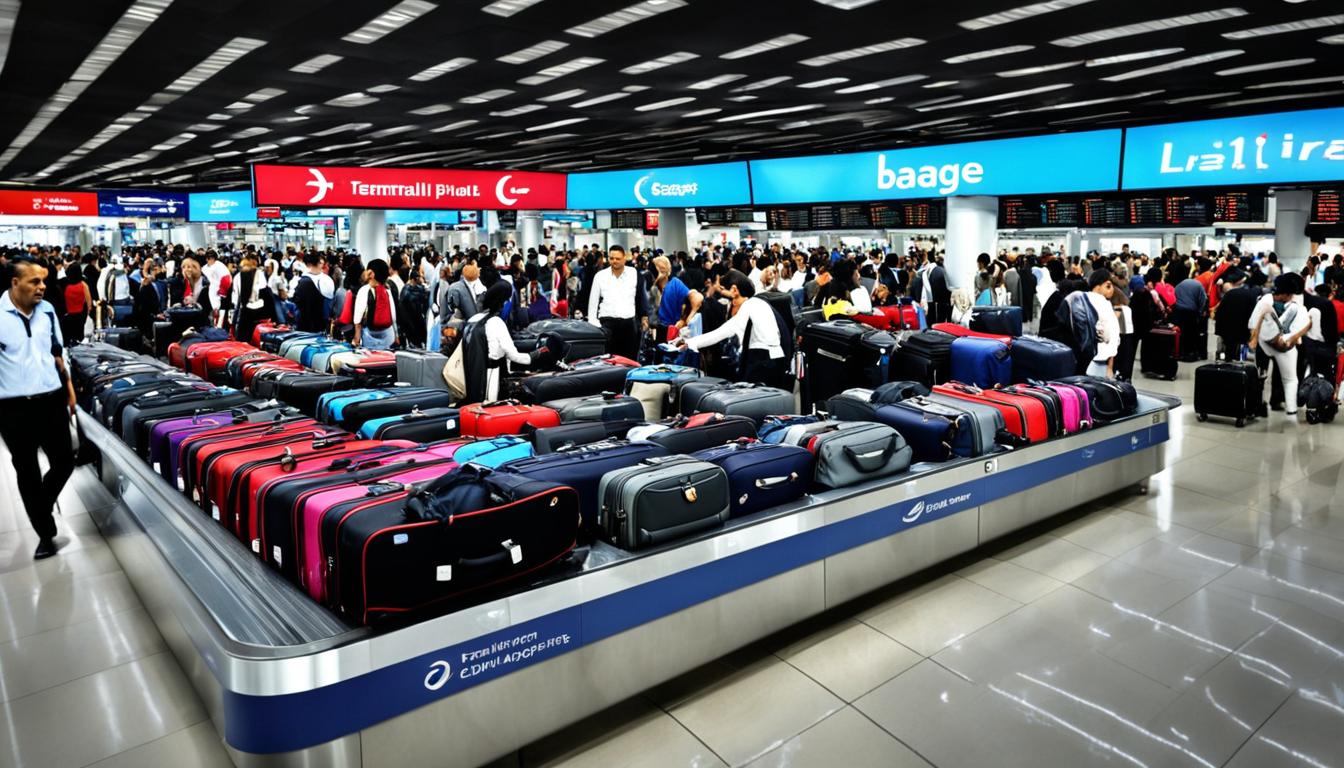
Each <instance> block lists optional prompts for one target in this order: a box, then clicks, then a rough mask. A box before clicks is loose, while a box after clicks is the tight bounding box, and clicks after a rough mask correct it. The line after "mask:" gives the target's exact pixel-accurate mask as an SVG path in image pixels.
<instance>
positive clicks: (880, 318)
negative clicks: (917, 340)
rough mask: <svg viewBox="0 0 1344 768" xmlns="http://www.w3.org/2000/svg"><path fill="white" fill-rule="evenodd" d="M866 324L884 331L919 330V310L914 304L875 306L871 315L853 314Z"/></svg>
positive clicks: (856, 318) (854, 317) (855, 318)
mask: <svg viewBox="0 0 1344 768" xmlns="http://www.w3.org/2000/svg"><path fill="white" fill-rule="evenodd" d="M851 317H852V318H853V319H854V320H858V321H859V322H860V323H863V324H864V325H871V326H873V327H874V328H879V329H881V330H884V331H916V330H919V327H920V325H919V310H917V309H915V307H913V306H912V305H909V304H906V305H902V306H895V305H893V306H888V307H874V308H873V314H871V315H852V316H851Z"/></svg>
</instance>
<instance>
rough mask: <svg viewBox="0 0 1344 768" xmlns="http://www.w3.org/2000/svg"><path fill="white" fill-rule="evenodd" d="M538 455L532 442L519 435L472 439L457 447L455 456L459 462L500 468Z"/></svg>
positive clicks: (488, 467)
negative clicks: (511, 462)
mask: <svg viewBox="0 0 1344 768" xmlns="http://www.w3.org/2000/svg"><path fill="white" fill-rule="evenodd" d="M535 455H536V451H535V450H533V448H532V443H530V442H528V441H527V440H526V439H524V438H522V437H519V436H518V435H501V436H499V437H487V438H485V439H483V440H470V439H468V441H467V442H465V443H463V444H462V446H461V447H459V448H458V449H457V454H456V456H455V458H456V459H457V463H458V464H468V463H470V464H477V465H479V466H482V467H485V468H487V469H499V468H500V467H501V466H503V465H504V464H507V463H509V462H510V461H514V460H516V459H527V458H531V457H532V456H535Z"/></svg>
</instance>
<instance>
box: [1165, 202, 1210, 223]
mask: <svg viewBox="0 0 1344 768" xmlns="http://www.w3.org/2000/svg"><path fill="white" fill-rule="evenodd" d="M1164 207H1165V209H1166V222H1165V223H1166V224H1167V226H1171V227H1207V226H1209V225H1211V224H1213V203H1212V201H1211V200H1209V199H1208V198H1206V197H1202V196H1195V195H1170V196H1168V197H1167V198H1166V202H1165V205H1164Z"/></svg>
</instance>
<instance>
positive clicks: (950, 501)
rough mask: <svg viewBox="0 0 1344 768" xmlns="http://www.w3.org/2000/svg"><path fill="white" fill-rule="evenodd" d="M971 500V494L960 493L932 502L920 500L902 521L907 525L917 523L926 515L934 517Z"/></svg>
mask: <svg viewBox="0 0 1344 768" xmlns="http://www.w3.org/2000/svg"><path fill="white" fill-rule="evenodd" d="M970 498H971V494H969V493H959V494H957V495H955V496H947V497H945V498H942V499H939V500H938V501H932V502H931V501H928V500H927V499H920V500H919V501H917V502H915V506H913V507H911V508H910V511H909V512H906V513H905V515H904V516H903V517H901V521H902V522H905V523H916V522H919V519H920V518H921V517H924V516H925V515H933V514H934V513H937V512H942V511H943V510H945V509H947V508H949V507H951V506H953V505H955V504H961V503H962V502H965V501H969V500H970Z"/></svg>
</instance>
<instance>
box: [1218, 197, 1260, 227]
mask: <svg viewBox="0 0 1344 768" xmlns="http://www.w3.org/2000/svg"><path fill="white" fill-rule="evenodd" d="M1265 218H1266V215H1265V194H1264V193H1263V192H1219V193H1217V194H1215V195H1214V196H1213V220H1214V221H1230V222H1236V223H1241V224H1249V223H1251V222H1256V221H1264V220H1265Z"/></svg>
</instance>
